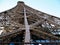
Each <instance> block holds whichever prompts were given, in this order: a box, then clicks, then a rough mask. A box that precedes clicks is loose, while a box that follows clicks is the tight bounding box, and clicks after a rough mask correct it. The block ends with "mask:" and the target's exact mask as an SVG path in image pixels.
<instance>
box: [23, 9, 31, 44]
mask: <svg viewBox="0 0 60 45" xmlns="http://www.w3.org/2000/svg"><path fill="white" fill-rule="evenodd" d="M24 23H25V28H26V30H25V39H24V42H30V30H29V25H28V21H27V17H26V9H25V8H24ZM24 45H30V44H24Z"/></svg>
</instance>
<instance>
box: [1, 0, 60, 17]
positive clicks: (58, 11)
mask: <svg viewBox="0 0 60 45" xmlns="http://www.w3.org/2000/svg"><path fill="white" fill-rule="evenodd" d="M18 1H24V3H25V4H26V5H28V6H30V7H32V8H34V9H37V10H39V11H42V12H45V13H47V14H50V15H54V16H56V17H60V0H0V12H3V11H5V10H9V9H11V8H13V7H14V6H16V5H17V2H18Z"/></svg>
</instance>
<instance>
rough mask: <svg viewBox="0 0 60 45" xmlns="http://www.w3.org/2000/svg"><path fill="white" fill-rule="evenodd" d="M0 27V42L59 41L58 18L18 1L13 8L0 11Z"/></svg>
mask: <svg viewBox="0 0 60 45" xmlns="http://www.w3.org/2000/svg"><path fill="white" fill-rule="evenodd" d="M0 27H3V28H4V30H3V32H2V33H1V34H0V42H14V41H15V42H18V41H17V40H19V42H33V41H35V40H50V41H53V40H54V41H55V40H59V41H60V18H58V17H55V16H52V15H49V14H46V13H44V12H41V11H38V10H35V9H33V8H31V7H29V6H27V5H25V4H24V2H20V1H19V2H18V3H17V5H16V6H15V7H14V8H12V9H10V10H7V11H4V12H2V13H0ZM27 30H29V31H27ZM15 39H16V40H15Z"/></svg>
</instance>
